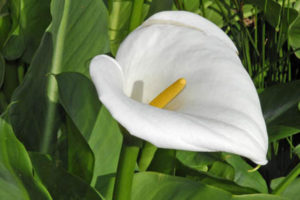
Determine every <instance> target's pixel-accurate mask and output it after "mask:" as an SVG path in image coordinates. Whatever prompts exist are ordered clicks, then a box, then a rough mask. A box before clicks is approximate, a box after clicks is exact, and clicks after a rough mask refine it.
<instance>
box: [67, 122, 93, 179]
mask: <svg viewBox="0 0 300 200" xmlns="http://www.w3.org/2000/svg"><path fill="white" fill-rule="evenodd" d="M66 132H67V144H68V172H70V173H71V174H73V175H76V176H78V177H80V178H81V179H82V180H84V181H85V182H87V183H90V182H91V180H92V178H93V171H94V161H95V159H94V154H93V152H92V150H91V148H90V147H89V145H88V144H87V142H86V141H85V139H84V137H83V136H82V135H81V133H80V132H79V131H78V129H77V128H76V127H75V125H74V124H73V122H72V120H71V119H70V118H69V117H68V116H67V119H66Z"/></svg>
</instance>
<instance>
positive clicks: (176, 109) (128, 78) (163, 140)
mask: <svg viewBox="0 0 300 200" xmlns="http://www.w3.org/2000/svg"><path fill="white" fill-rule="evenodd" d="M90 74H91V77H92V80H93V82H94V84H95V86H96V89H97V92H98V94H99V98H100V100H101V101H102V103H103V104H104V105H105V106H106V107H107V108H108V110H109V111H110V112H111V114H112V116H113V117H114V118H115V119H116V120H117V121H118V122H119V123H120V124H121V125H123V126H124V127H125V128H126V129H127V130H128V131H129V132H130V134H132V135H134V136H136V137H138V138H142V139H144V140H146V141H149V142H151V143H152V144H154V145H156V146H157V147H160V148H170V149H181V150H189V151H205V152H212V151H223V152H230V153H234V154H238V155H241V156H245V157H247V158H249V159H251V160H252V161H253V162H255V163H257V164H261V165H264V164H266V163H267V160H266V153H267V148H268V137H267V131H266V125H265V121H264V119H263V116H262V112H261V107H260V102H259V99H258V95H257V93H256V89H255V87H254V85H253V83H252V80H251V78H250V77H249V75H248V74H247V72H246V70H245V69H244V67H243V65H242V64H241V61H240V59H239V57H238V55H237V50H236V47H235V45H234V44H233V42H232V41H231V40H230V39H229V37H228V36H227V35H226V34H225V33H224V32H223V31H222V30H221V29H219V28H218V27H217V26H216V25H214V24H213V23H211V22H209V21H208V20H206V19H204V18H202V17H200V16H198V15H195V14H193V13H189V12H185V11H166V12H160V13H157V14H155V15H154V16H152V17H150V18H149V19H148V20H146V21H145V22H144V23H143V24H142V25H141V26H140V27H138V28H137V29H136V30H135V31H133V32H132V33H131V34H130V35H129V36H128V37H127V38H126V39H125V40H124V42H123V43H122V44H121V46H120V48H119V50H118V52H117V56H116V59H113V58H111V57H108V56H105V55H99V56H96V57H95V58H94V59H93V60H92V61H91V64H90ZM181 77H183V78H185V79H186V82H187V83H186V88H185V89H184V90H183V91H182V92H181V93H180V94H179V95H178V96H177V97H176V98H175V99H174V100H173V101H172V102H171V103H169V104H168V105H167V106H166V108H165V109H159V108H155V107H152V106H149V105H147V104H148V103H149V102H150V101H151V100H152V99H153V98H155V97H156V96H157V95H158V94H159V93H160V92H161V91H163V90H164V89H165V88H167V87H168V86H169V85H170V84H172V83H173V82H174V81H176V80H177V79H178V78H181ZM141 87H142V90H141ZM133 88H134V90H135V91H132V90H133ZM131 94H135V95H137V96H140V97H141V98H140V102H138V101H136V100H134V99H132V98H130V96H131Z"/></svg>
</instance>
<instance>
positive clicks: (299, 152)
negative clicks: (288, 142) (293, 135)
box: [293, 144, 300, 158]
mask: <svg viewBox="0 0 300 200" xmlns="http://www.w3.org/2000/svg"><path fill="white" fill-rule="evenodd" d="M293 151H294V153H295V154H296V155H297V156H298V157H299V158H300V144H298V145H297V146H296V147H295V148H294V150H293Z"/></svg>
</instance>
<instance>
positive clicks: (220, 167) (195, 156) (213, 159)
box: [176, 151, 257, 194]
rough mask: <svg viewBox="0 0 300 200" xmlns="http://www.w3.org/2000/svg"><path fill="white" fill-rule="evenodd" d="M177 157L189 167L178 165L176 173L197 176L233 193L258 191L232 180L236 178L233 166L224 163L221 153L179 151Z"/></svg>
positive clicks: (191, 176) (200, 179)
mask: <svg viewBox="0 0 300 200" xmlns="http://www.w3.org/2000/svg"><path fill="white" fill-rule="evenodd" d="M177 159H178V160H179V161H180V163H182V164H183V165H184V166H186V167H188V168H183V167H182V166H180V165H178V166H177V168H176V174H179V175H180V176H186V177H189V178H192V179H195V178H196V179H197V180H199V181H200V182H201V183H205V184H208V185H212V186H215V187H218V188H221V189H223V190H226V191H228V192H230V193H232V194H249V193H256V192H257V191H256V190H254V189H251V188H247V187H241V186H239V185H238V184H236V183H235V182H233V181H232V180H233V179H234V170H233V167H232V166H231V165H229V164H227V163H224V161H223V159H222V155H221V153H218V152H215V153H212V152H210V153H206V152H188V151H177ZM221 161H222V162H221ZM191 169H192V170H191ZM193 170H196V171H197V172H195V171H193Z"/></svg>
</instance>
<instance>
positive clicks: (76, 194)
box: [30, 153, 102, 200]
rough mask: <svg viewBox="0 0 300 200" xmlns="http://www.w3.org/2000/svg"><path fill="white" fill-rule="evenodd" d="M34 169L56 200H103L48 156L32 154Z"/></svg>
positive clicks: (87, 185)
mask: <svg viewBox="0 0 300 200" xmlns="http://www.w3.org/2000/svg"><path fill="white" fill-rule="evenodd" d="M30 158H31V160H32V163H33V166H34V169H35V170H36V173H37V175H38V177H39V178H40V180H41V181H42V182H43V183H44V185H45V186H46V187H47V189H48V191H49V192H50V194H51V195H52V197H53V199H55V200H65V199H80V200H101V199H102V198H101V197H100V196H99V194H98V193H97V192H96V191H95V190H94V189H93V188H92V187H91V186H90V185H89V184H88V183H86V182H84V181H83V180H81V179H80V178H78V177H76V176H73V175H71V174H69V173H68V172H67V171H65V170H64V169H63V168H62V167H60V166H56V164H55V163H53V161H52V160H51V159H50V157H49V156H47V155H42V154H39V153H31V154H30Z"/></svg>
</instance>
